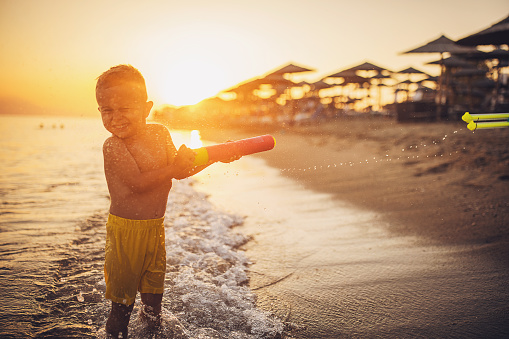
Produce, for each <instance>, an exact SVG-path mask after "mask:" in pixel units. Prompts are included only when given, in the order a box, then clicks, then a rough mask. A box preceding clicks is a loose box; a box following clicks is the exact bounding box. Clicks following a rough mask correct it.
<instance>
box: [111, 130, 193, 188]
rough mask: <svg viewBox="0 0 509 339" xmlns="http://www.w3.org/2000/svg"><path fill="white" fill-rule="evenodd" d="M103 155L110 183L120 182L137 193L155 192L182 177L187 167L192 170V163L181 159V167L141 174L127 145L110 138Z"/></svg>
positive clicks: (170, 167)
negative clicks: (172, 180)
mask: <svg viewBox="0 0 509 339" xmlns="http://www.w3.org/2000/svg"><path fill="white" fill-rule="evenodd" d="M103 155H104V172H105V175H106V178H107V179H108V181H112V182H119V181H120V182H121V183H123V184H124V185H126V186H127V187H129V189H131V190H132V191H133V192H135V193H142V192H146V191H150V190H153V189H155V188H157V187H159V186H160V185H162V184H165V183H167V182H168V181H170V180H171V179H172V178H177V177H179V176H181V175H182V174H181V172H184V171H185V169H184V168H185V166H188V167H187V168H189V169H190V168H191V165H190V161H189V160H186V159H185V158H181V159H180V161H179V165H178V166H180V167H177V166H175V165H176V164H173V165H174V166H171V165H170V166H165V167H161V168H159V169H156V170H152V171H148V172H141V171H140V169H139V168H138V165H137V164H136V161H135V160H134V158H133V156H132V155H131V153H130V152H129V150H128V149H127V147H126V146H125V144H124V143H123V142H122V141H121V140H119V139H117V138H109V139H107V140H106V141H105V143H104V146H103ZM186 161H187V162H186ZM191 164H192V163H191Z"/></svg>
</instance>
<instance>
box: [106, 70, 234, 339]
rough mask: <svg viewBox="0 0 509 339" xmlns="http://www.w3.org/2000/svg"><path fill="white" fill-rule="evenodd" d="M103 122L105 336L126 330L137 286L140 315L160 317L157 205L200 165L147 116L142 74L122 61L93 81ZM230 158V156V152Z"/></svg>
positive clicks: (161, 249)
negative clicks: (107, 208)
mask: <svg viewBox="0 0 509 339" xmlns="http://www.w3.org/2000/svg"><path fill="white" fill-rule="evenodd" d="M96 99H97V103H98V106H99V107H98V109H99V111H100V112H101V117H102V121H103V124H104V127H105V128H106V129H107V130H108V131H109V132H111V134H112V136H111V137H109V138H108V139H107V140H106V141H105V142H104V146H103V155H104V172H105V176H106V181H107V184H108V189H109V192H110V197H111V205H110V214H109V216H108V222H107V225H106V229H107V238H106V251H105V252H106V253H105V266H104V275H105V280H106V298H108V299H111V301H112V308H111V312H110V315H109V317H108V320H107V322H106V332H107V336H108V337H109V338H118V337H121V338H127V326H128V324H129V318H130V315H131V312H132V310H133V305H134V300H135V298H136V293H137V291H140V293H141V301H142V308H141V310H140V318H141V320H142V321H144V322H146V323H147V324H148V325H149V326H156V325H158V324H159V322H160V311H161V301H162V296H163V291H164V275H165V269H166V251H165V244H164V240H165V235H164V224H163V220H164V213H165V211H166V204H167V200H168V194H169V192H170V189H171V186H172V179H173V178H175V179H183V178H187V177H189V176H191V175H193V174H195V173H197V172H199V171H201V170H203V169H204V168H205V167H207V166H208V165H210V164H207V165H205V166H201V167H193V161H194V157H195V153H194V152H193V151H192V150H190V149H188V148H187V147H186V146H185V145H182V147H180V149H179V150H178V152H177V150H176V148H175V146H174V145H173V142H172V139H171V136H170V134H169V132H168V130H167V129H166V128H165V127H164V126H162V125H158V124H147V123H146V121H145V119H146V118H147V117H148V115H149V113H150V110H151V109H152V105H153V103H152V102H151V101H147V90H146V87H145V80H144V78H143V76H142V75H141V73H140V72H139V71H138V70H137V69H136V68H134V67H132V66H130V65H119V66H115V67H112V68H110V69H109V70H108V71H106V72H104V73H103V74H102V75H101V76H100V77H99V78H98V79H97V85H96ZM232 160H233V159H232Z"/></svg>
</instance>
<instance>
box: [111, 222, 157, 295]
mask: <svg viewBox="0 0 509 339" xmlns="http://www.w3.org/2000/svg"><path fill="white" fill-rule="evenodd" d="M163 221H164V218H160V219H150V220H130V219H124V218H121V217H117V216H115V215H112V214H110V215H109V216H108V222H107V224H106V231H107V235H106V253H105V260H104V262H105V263H104V278H105V280H106V298H107V299H111V300H112V301H114V302H116V303H120V304H124V305H131V304H132V303H133V302H134V300H135V299H136V293H137V291H140V292H141V293H154V294H162V293H163V291H164V274H165V272H166V249H165V246H164V222H163Z"/></svg>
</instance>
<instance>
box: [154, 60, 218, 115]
mask: <svg viewBox="0 0 509 339" xmlns="http://www.w3.org/2000/svg"><path fill="white" fill-rule="evenodd" d="M226 73H227V70H226V69H224V67H223V66H222V65H220V64H218V63H216V62H214V61H213V60H210V59H208V58H205V57H204V56H201V55H190V56H188V57H186V58H181V59H179V60H175V61H173V63H172V64H171V65H170V66H169V67H167V68H166V69H165V70H164V71H163V72H161V73H160V74H159V76H158V77H157V79H154V84H153V85H154V89H153V91H154V94H155V95H156V96H157V97H158V98H159V99H160V100H161V101H162V102H161V103H162V104H171V105H175V106H183V105H193V104H196V103H198V102H200V101H201V100H203V99H206V98H209V97H211V96H214V95H216V94H217V93H218V92H219V91H221V90H222V89H224V88H222V87H221V86H223V84H222V81H218V80H219V79H222V78H224V77H225V74H226Z"/></svg>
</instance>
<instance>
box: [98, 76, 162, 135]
mask: <svg viewBox="0 0 509 339" xmlns="http://www.w3.org/2000/svg"><path fill="white" fill-rule="evenodd" d="M140 92H141V91H140V88H139V87H138V86H137V85H136V84H133V83H127V84H119V85H116V86H111V87H107V88H102V89H100V90H99V91H98V93H97V103H98V104H99V111H100V112H101V117H102V120H103V124H104V127H105V128H106V130H108V131H109V132H111V133H112V134H113V135H115V136H117V137H119V138H122V139H126V138H130V137H133V136H135V135H136V134H137V133H138V132H140V131H142V130H143V128H144V127H145V125H146V122H145V119H146V118H147V117H148V115H149V113H150V109H151V108H152V102H150V101H149V102H147V101H146V97H144V95H143V93H140Z"/></svg>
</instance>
